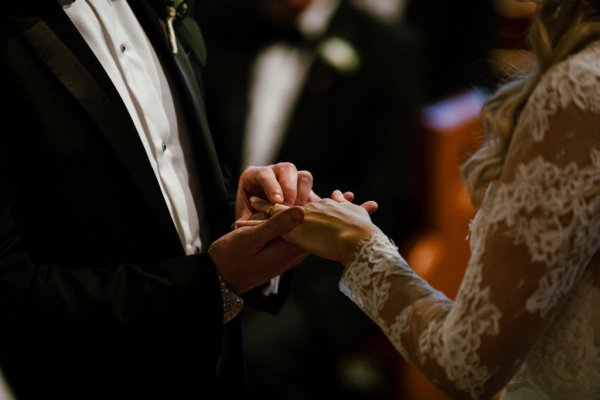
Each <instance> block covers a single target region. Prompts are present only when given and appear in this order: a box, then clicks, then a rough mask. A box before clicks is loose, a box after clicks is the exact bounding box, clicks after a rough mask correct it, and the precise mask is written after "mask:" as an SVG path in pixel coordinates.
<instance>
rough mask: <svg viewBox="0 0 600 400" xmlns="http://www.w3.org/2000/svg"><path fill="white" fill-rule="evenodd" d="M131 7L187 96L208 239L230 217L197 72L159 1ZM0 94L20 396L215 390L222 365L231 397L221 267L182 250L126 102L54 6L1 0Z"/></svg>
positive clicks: (4, 285) (6, 326) (1, 329)
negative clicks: (174, 42) (167, 30)
mask: <svg viewBox="0 0 600 400" xmlns="http://www.w3.org/2000/svg"><path fill="white" fill-rule="evenodd" d="M13 4H15V5H13ZM130 5H131V6H132V8H133V9H134V12H135V13H136V15H137V16H138V19H139V20H140V22H141V23H142V26H144V28H145V30H146V32H147V35H148V36H149V38H150V40H151V41H152V42H153V44H154V46H155V48H156V51H157V53H158V55H159V58H160V60H161V62H162V63H163V67H164V68H165V71H166V72H167V75H168V76H170V77H171V79H172V81H173V82H174V85H173V87H172V90H173V91H174V93H176V94H177V95H178V96H179V98H180V99H181V100H182V102H181V103H182V106H181V109H179V110H178V112H179V113H182V114H183V115H184V118H185V121H186V123H187V125H188V128H189V131H190V132H191V138H190V140H191V143H192V149H191V152H192V155H193V159H194V160H195V161H196V163H197V164H196V168H197V171H198V175H199V182H200V184H199V185H198V186H199V188H198V191H197V195H198V196H199V197H200V198H201V202H202V205H203V209H205V210H210V213H205V214H204V215H203V216H202V218H203V221H202V226H203V228H204V232H203V239H204V243H205V244H206V245H208V244H210V241H211V240H212V239H213V238H216V237H218V236H220V235H222V234H223V233H224V232H226V231H227V230H228V227H229V225H230V223H231V216H232V214H231V207H230V202H229V201H228V196H227V191H226V188H225V184H224V180H223V177H222V174H221V169H220V166H219V163H218V161H217V158H216V154H215V151H214V147H213V144H212V140H211V138H210V132H209V129H208V126H207V122H206V116H205V113H204V109H203V108H204V106H203V99H202V96H201V95H200V89H199V87H198V80H197V77H198V76H197V74H196V73H195V71H196V72H197V70H195V69H194V65H193V64H192V63H191V62H190V60H189V59H188V57H186V55H185V54H183V53H180V54H179V55H178V56H175V57H174V56H172V55H171V53H170V52H169V48H168V42H167V41H166V39H165V35H164V30H163V27H162V25H161V24H160V22H159V21H160V18H159V15H158V14H157V13H156V11H155V10H157V9H158V10H160V8H154V7H153V6H152V5H151V4H150V1H144V0H132V1H131V2H130ZM0 97H1V98H2V107H1V108H0V367H1V368H2V369H3V370H4V372H5V375H6V377H7V379H8V381H9V384H10V385H11V386H12V388H13V389H14V391H15V393H16V395H17V397H18V398H19V399H28V398H79V399H88V398H103V399H107V398H215V397H216V396H217V392H218V389H217V386H218V385H217V381H218V379H217V375H219V376H221V377H222V378H219V379H222V380H223V382H225V383H224V385H222V386H223V387H226V388H228V390H229V391H230V392H236V393H237V392H238V391H241V390H242V389H241V387H242V386H243V382H242V380H243V378H242V376H241V371H242V368H241V364H240V361H241V360H240V351H239V350H240V348H239V346H240V343H239V339H240V337H239V332H238V331H237V326H238V324H237V322H232V323H231V324H228V325H227V326H226V328H225V330H227V331H226V332H224V327H223V324H222V300H221V293H220V290H219V286H218V282H217V276H216V269H215V267H214V265H213V264H212V262H211V260H210V258H209V257H208V255H206V254H197V255H194V256H185V254H184V251H183V249H182V246H181V244H180V242H179V239H178V236H177V232H176V230H175V227H174V225H173V223H172V220H171V217H170V215H169V211H168V209H167V207H166V205H165V203H164V200H163V196H162V194H161V191H160V188H159V186H158V184H157V181H156V179H155V176H154V175H153V171H152V169H151V166H150V163H149V161H148V158H147V156H146V154H145V152H144V148H143V146H142V143H141V141H140V139H139V135H138V133H137V131H136V129H135V127H134V124H133V123H132V121H131V119H130V117H129V115H128V113H127V110H126V108H125V106H124V104H123V103H122V101H121V99H120V97H119V95H118V93H117V91H116V89H115V88H114V87H113V85H112V84H111V82H110V79H109V78H108V76H107V75H106V73H105V72H104V70H103V68H102V67H101V65H100V64H99V62H98V61H97V59H96V58H95V57H94V55H93V53H92V52H91V50H90V49H89V48H88V46H87V45H86V43H85V42H84V40H83V39H82V37H81V35H80V34H79V32H78V31H77V30H76V28H75V27H74V26H73V25H72V24H71V22H70V21H69V19H68V18H67V16H66V15H65V14H64V12H63V11H62V9H61V7H60V6H59V4H58V3H57V1H55V0H43V1H42V0H19V1H18V2H12V3H10V4H8V3H7V4H3V6H2V7H1V8H0ZM223 338H225V340H223ZM228 377H229V378H228ZM230 378H231V379H236V380H233V381H232V380H229V379H230ZM238 394H239V393H238Z"/></svg>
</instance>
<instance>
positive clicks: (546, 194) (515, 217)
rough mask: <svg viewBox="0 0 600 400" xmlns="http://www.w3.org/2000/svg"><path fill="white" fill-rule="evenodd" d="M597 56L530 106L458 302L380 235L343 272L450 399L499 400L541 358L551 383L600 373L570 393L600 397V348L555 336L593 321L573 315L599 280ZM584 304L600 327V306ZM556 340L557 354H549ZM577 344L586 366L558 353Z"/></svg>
mask: <svg viewBox="0 0 600 400" xmlns="http://www.w3.org/2000/svg"><path fill="white" fill-rule="evenodd" d="M599 48H600V47H599V46H595V49H593V50H594V51H592V50H590V51H588V52H584V53H582V54H579V55H578V56H576V57H575V58H573V59H570V60H568V61H566V62H563V63H561V64H559V65H557V66H556V67H555V68H554V70H552V71H550V72H549V73H548V74H547V75H546V76H545V77H544V78H543V79H542V81H541V82H540V84H539V85H538V88H537V89H536V90H535V91H534V93H533V95H532V97H531V99H530V101H529V102H528V104H527V105H526V107H525V109H524V111H523V113H522V114H521V118H520V121H519V124H518V126H517V129H516V131H515V133H514V137H513V140H512V142H511V145H510V149H509V151H508V153H507V157H506V161H505V165H504V168H503V171H502V174H501V177H500V178H499V180H498V181H497V182H495V183H494V185H493V186H492V187H490V189H489V190H488V193H487V195H486V198H485V200H484V202H483V205H482V207H481V209H480V210H479V211H478V213H477V215H476V217H475V219H474V220H473V222H472V223H471V227H470V228H471V235H470V236H471V237H470V245H471V259H470V261H469V265H468V266H467V269H466V272H465V276H464V279H463V282H462V284H461V287H460V289H459V292H458V294H457V296H456V299H455V301H451V300H449V299H448V298H446V297H445V296H444V295H443V294H441V293H440V292H437V291H436V290H434V289H433V288H432V287H430V286H429V285H428V284H427V283H426V282H424V281H423V280H422V279H421V278H419V277H418V276H417V275H416V274H415V273H414V272H413V271H412V270H411V269H410V267H409V266H408V265H407V264H406V262H405V261H404V260H403V259H402V257H401V256H400V255H399V254H398V252H397V249H396V248H395V246H394V245H393V244H392V243H390V241H389V240H388V239H387V238H386V237H385V236H384V235H383V234H382V233H381V232H379V233H377V234H375V235H374V236H373V237H371V238H370V239H369V240H368V241H367V242H365V243H364V244H363V245H362V246H361V248H360V251H359V252H358V253H357V255H356V257H355V258H354V260H353V261H352V262H351V263H350V264H349V265H348V266H347V268H346V269H345V271H344V275H343V277H342V281H341V282H340V288H341V290H342V291H343V292H344V293H346V295H348V296H349V297H350V298H351V299H352V300H353V301H354V302H355V303H356V304H357V305H358V306H359V307H360V308H361V309H362V310H363V311H364V312H365V313H367V314H368V315H369V316H370V318H372V319H373V320H374V321H375V322H376V323H377V324H378V325H379V326H380V327H381V329H382V330H383V331H384V333H385V334H386V335H387V336H388V337H389V339H390V340H391V342H392V343H393V344H394V346H395V347H396V348H397V349H398V350H399V351H400V352H401V354H402V355H403V356H404V357H405V358H407V359H408V360H410V361H411V362H413V363H414V364H416V365H417V366H418V367H419V368H420V369H421V370H422V371H423V372H424V374H425V375H427V376H428V377H429V378H430V379H431V380H432V382H433V383H435V384H436V385H437V386H438V387H439V388H440V389H442V390H444V391H445V392H446V393H447V394H449V395H451V396H455V397H457V398H473V399H478V398H482V397H483V398H488V397H491V396H493V395H494V394H495V393H496V392H498V391H499V390H500V389H502V388H503V387H504V385H505V384H506V383H507V382H508V381H509V380H510V379H511V378H512V377H513V376H515V374H516V373H517V371H518V370H519V368H521V367H522V365H524V363H525V364H527V363H526V361H528V360H529V358H531V357H532V354H534V353H535V354H536V356H537V355H539V356H540V357H539V359H540V360H544V362H539V363H538V364H539V369H542V370H546V373H547V374H549V372H547V370H549V369H552V368H554V369H555V370H559V369H560V370H561V371H562V372H561V373H562V374H563V377H564V376H565V375H568V374H575V372H573V371H571V369H573V368H577V367H578V366H581V365H579V364H576V365H574V364H575V362H576V361H577V362H580V361H581V360H583V361H581V362H582V363H584V361H585V362H586V363H587V364H584V370H585V371H589V370H590V365H594V367H593V368H595V374H596V375H594V378H593V379H591V378H590V377H589V376H588V375H586V376H585V377H587V378H586V379H581V385H580V386H581V387H579V388H575V389H568V388H565V387H563V389H564V390H565V391H567V390H586V391H587V392H586V393H592V392H593V393H595V394H596V395H600V379H598V378H600V374H599V371H598V369H599V367H598V366H599V365H600V356H599V354H600V348H599V347H598V345H599V344H598V343H595V342H594V341H593V340H594V339H593V338H592V339H589V347H591V349H592V350H593V351H591V352H589V353H588V352H586V351H585V343H583V342H584V341H585V340H584V339H585V337H584V336H585V335H584V334H582V333H581V332H580V331H583V329H580V330H579V331H576V332H575V334H576V335H579V336H577V337H576V338H572V339H568V338H565V337H566V336H569V335H565V334H563V335H562V336H561V335H560V332H559V333H556V332H555V331H560V330H561V329H562V330H564V329H567V328H566V327H567V326H568V324H569V321H573V320H575V319H577V317H578V313H581V314H583V313H584V311H581V310H582V307H581V303H577V304H579V306H577V307H575V306H572V305H571V307H569V306H568V304H569V303H573V304H575V303H576V298H581V296H579V297H578V295H577V294H578V293H579V292H581V291H583V290H584V289H583V288H584V287H586V285H589V286H594V284H595V285H596V287H597V286H598V285H597V282H598V281H600V279H598V270H599V268H598V267H597V265H598V264H600V256H597V255H596V253H597V252H598V248H599V245H600V234H599V232H600V115H599V114H600V90H598V88H599V87H600V72H598V71H597V69H598V68H597V67H595V66H596V65H598V60H599V59H600V56H599V51H598V50H599ZM594 282H596V283H594ZM595 298H596V299H598V298H600V297H595ZM586 301H588V300H584V303H583V304H584V306H583V309H584V310H586V311H585V312H586V313H595V314H594V315H595V317H594V318H596V320H598V318H600V314H599V311H598V308H599V307H598V306H600V304H596V305H595V307H594V305H593V304H592V305H590V304H587V305H586ZM588 303H589V301H588ZM559 310H561V311H560V312H559ZM586 318H591V317H590V316H589V315H588V316H587V317H586ZM580 327H581V326H580ZM596 329H597V326H596ZM590 335H591V336H592V337H593V336H594V333H593V331H592V332H588V336H590ZM596 335H598V332H596ZM546 337H552V338H553V339H548V340H554V341H557V343H558V344H557V345H556V346H549V345H546V346H542V345H541V344H540V343H542V342H543V339H544V338H546ZM561 340H562V341H563V342H560V341H561ZM568 340H572V341H574V342H576V343H577V346H576V347H577V353H578V354H577V355H576V356H573V357H571V358H569V357H567V356H565V357H563V354H560V356H559V355H557V354H550V353H551V352H552V351H557V349H561V348H562V346H566V345H568V344H569V343H565V342H564V341H568ZM545 343H546V344H547V343H548V342H545ZM586 343H587V342H586ZM555 344H556V343H555ZM582 344H583V349H584V350H583V351H581V350H582ZM594 346H595V347H594ZM538 353H539V354H538ZM544 353H548V354H544ZM559 364H560V365H559ZM593 368H592V369H593ZM585 373H587V372H584V374H585ZM567 378H569V379H571V377H570V376H567ZM590 380H592V381H593V383H590V382H589V381H590ZM553 382H554V383H553V384H554V385H559V383H560V382H559V380H558V379H555V380H554V381H553ZM565 382H569V383H568V385H572V386H573V387H575V386H577V382H578V381H577V380H576V379H575V377H573V380H571V381H569V380H568V379H566V380H565ZM560 384H561V385H563V386H564V385H567V384H566V383H564V382H563V383H560ZM568 385H567V386H568ZM583 386H585V388H582V387H583ZM592 386H593V387H592ZM541 390H543V388H542V389H541ZM550 390H551V389H550ZM567 398H583V397H577V396H575V397H567ZM586 398H588V397H586ZM589 398H592V397H589ZM595 398H597V397H595Z"/></svg>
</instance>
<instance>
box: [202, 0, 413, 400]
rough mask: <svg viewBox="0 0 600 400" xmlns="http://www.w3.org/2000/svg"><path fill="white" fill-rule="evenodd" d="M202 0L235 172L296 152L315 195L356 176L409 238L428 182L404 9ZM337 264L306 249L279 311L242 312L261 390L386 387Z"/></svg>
mask: <svg viewBox="0 0 600 400" xmlns="http://www.w3.org/2000/svg"><path fill="white" fill-rule="evenodd" d="M367 3H368V2H367ZM389 4H393V2H391V3H390V2H388V7H389ZM200 5H201V6H202V7H205V10H204V12H202V10H201V12H200V14H199V15H200V18H202V20H203V24H202V26H203V33H204V35H205V39H206V42H207V44H208V46H209V48H210V52H209V54H208V60H209V62H208V63H207V66H206V69H205V79H204V84H205V90H206V92H207V99H208V100H207V110H208V117H209V119H210V121H211V126H212V132H213V135H214V140H215V144H216V148H217V151H218V152H219V154H220V156H221V158H222V159H223V160H224V161H225V163H226V164H228V165H230V166H232V167H233V169H231V170H230V171H229V172H230V174H231V176H232V180H235V179H236V176H237V175H238V174H239V173H240V171H242V170H243V168H245V167H246V166H248V165H259V164H263V163H267V164H270V163H274V162H277V161H278V160H282V159H286V160H292V161H293V162H294V163H295V164H296V165H298V166H299V168H302V169H308V170H310V171H311V172H312V173H313V175H314V176H315V177H317V178H316V179H315V180H314V190H315V192H316V193H327V194H328V193H331V191H332V190H333V189H334V188H336V187H348V188H349V187H350V186H349V185H351V184H352V190H353V191H354V193H355V194H356V197H357V199H358V200H360V199H365V198H377V199H378V202H379V210H378V212H377V213H376V214H375V215H374V216H373V218H374V219H375V220H376V221H377V222H378V223H379V224H381V225H383V226H385V227H386V228H387V229H388V232H390V235H391V236H392V237H393V238H394V240H395V241H396V242H397V243H398V244H399V245H401V246H402V245H403V244H404V243H407V242H408V241H409V238H410V235H411V234H412V233H413V232H414V231H415V229H417V227H418V222H419V201H418V198H417V194H418V193H419V192H420V191H419V188H420V186H421V185H422V184H423V182H422V178H421V176H420V173H419V171H420V170H419V168H418V163H417V161H418V157H419V154H418V151H417V149H418V138H417V136H416V131H415V125H416V116H417V111H418V108H419V106H420V104H421V94H422V93H421V78H420V69H421V64H420V60H421V53H420V48H419V40H418V37H416V36H414V35H413V31H412V29H411V28H410V26H409V25H407V24H405V23H404V22H402V21H400V20H399V19H398V15H397V14H398V12H399V10H400V8H399V7H400V6H399V5H398V7H391V8H389V10H391V14H389V15H388V17H387V18H386V19H380V18H379V17H380V16H381V15H383V14H385V10H387V9H386V8H385V7H383V8H381V7H379V8H377V9H374V8H369V4H366V3H365V2H363V3H362V4H358V2H352V1H346V0H342V1H338V0H302V1H298V0H296V1H292V0H252V1H248V0H241V1H232V0H229V1H224V0H219V1H216V4H215V2H213V3H212V4H211V2H204V3H202V4H200ZM382 10H383V11H382ZM398 220H401V221H403V223H402V224H396V223H390V222H392V221H398ZM324 264H325V265H324ZM339 272H340V270H339V266H337V265H336V264H335V263H331V262H329V261H326V260H322V259H318V258H315V257H309V259H307V260H306V261H305V262H304V263H303V264H302V265H301V268H300V269H298V270H296V271H295V272H294V275H293V280H292V291H291V295H290V298H289V300H288V302H287V303H286V305H285V307H284V308H283V309H282V311H281V312H280V313H279V315H278V317H277V318H276V319H275V318H270V317H269V316H262V315H257V314H256V313H251V312H246V313H245V315H244V323H245V325H246V329H245V340H246V343H245V350H246V354H247V356H248V373H249V375H250V377H251V379H250V381H251V382H252V386H251V390H252V392H253V395H254V396H255V398H257V399H258V398H262V399H271V398H272V399H307V398H317V397H326V396H327V395H330V396H331V398H342V397H343V398H346V399H359V398H370V399H375V398H378V397H382V396H385V395H387V393H386V390H387V389H388V388H386V382H387V377H386V376H384V375H385V373H386V372H385V371H384V369H385V368H383V366H382V365H381V364H378V363H377V360H376V359H375V358H369V357H366V356H365V355H364V353H365V352H366V350H365V348H367V347H368V346H369V345H370V344H371V343H374V342H370V340H371V338H372V337H373V336H374V335H378V334H379V333H378V332H377V330H376V329H375V326H374V324H372V323H371V322H370V321H369V320H368V319H367V318H366V317H365V316H364V315H362V314H361V313H360V312H359V311H358V310H357V309H355V307H353V306H352V305H351V304H349V303H348V302H347V301H346V299H345V298H344V297H343V296H342V295H341V294H340V293H337V292H336V291H335V290H334V289H335V287H336V285H337V279H338V278H337V277H338V275H339ZM281 284H282V285H287V284H289V282H288V281H282V282H281Z"/></svg>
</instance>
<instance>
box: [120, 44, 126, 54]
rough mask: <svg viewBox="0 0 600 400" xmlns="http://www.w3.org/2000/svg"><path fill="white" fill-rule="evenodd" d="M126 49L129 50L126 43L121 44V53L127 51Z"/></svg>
mask: <svg viewBox="0 0 600 400" xmlns="http://www.w3.org/2000/svg"><path fill="white" fill-rule="evenodd" d="M125 50H127V46H125V45H124V44H122V45H121V53H125Z"/></svg>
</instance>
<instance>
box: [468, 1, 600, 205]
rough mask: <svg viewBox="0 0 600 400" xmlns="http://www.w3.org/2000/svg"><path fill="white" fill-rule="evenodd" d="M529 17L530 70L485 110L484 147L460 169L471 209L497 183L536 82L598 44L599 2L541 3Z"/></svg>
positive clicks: (502, 91) (498, 93)
mask: <svg viewBox="0 0 600 400" xmlns="http://www.w3.org/2000/svg"><path fill="white" fill-rule="evenodd" d="M539 3H540V4H541V5H540V7H538V10H537V12H536V14H535V16H534V17H533V22H532V25H531V28H530V31H529V35H528V41H529V44H530V48H531V50H532V52H533V54H534V56H535V63H534V65H533V66H532V68H531V69H530V70H529V71H528V72H526V73H524V74H522V75H521V76H516V77H513V79H512V80H511V81H510V82H509V83H507V84H505V85H504V86H503V87H501V88H500V89H499V90H498V91H497V92H496V93H495V94H494V95H493V96H492V97H491V98H490V99H489V100H488V101H487V102H486V104H485V105H484V107H483V109H482V111H481V125H482V130H483V133H484V136H485V138H484V142H483V145H482V146H481V148H480V149H479V150H477V151H476V152H475V153H474V154H473V155H472V156H471V157H470V158H469V159H468V160H467V161H466V162H465V163H464V164H463V166H462V168H461V173H462V176H463V178H464V180H465V183H466V185H467V189H468V190H469V193H470V195H471V199H472V201H473V204H475V205H476V206H479V205H480V204H481V200H482V199H483V196H484V194H485V191H486V189H487V187H488V186H489V184H490V182H492V181H493V180H495V179H497V178H498V176H499V175H500V172H501V170H502V165H503V163H504V158H505V156H506V152H507V149H508V146H509V144H510V141H511V139H512V135H513V132H514V129H515V125H516V123H517V120H518V118H519V115H520V113H521V110H522V108H523V106H524V105H525V103H526V102H527V99H528V98H529V96H530V94H531V92H532V91H533V89H534V88H535V86H536V85H537V83H538V82H539V80H540V77H541V76H542V75H543V74H544V73H545V72H546V71H547V70H548V69H549V68H550V67H551V66H553V65H555V64H556V63H558V62H560V61H562V60H564V59H565V58H566V57H568V56H569V55H571V54H573V53H576V52H577V51H579V50H581V49H582V48H583V47H585V46H586V45H587V44H589V43H590V42H591V41H594V40H597V39H600V13H599V11H600V0H545V1H539Z"/></svg>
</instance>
